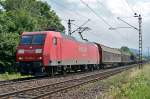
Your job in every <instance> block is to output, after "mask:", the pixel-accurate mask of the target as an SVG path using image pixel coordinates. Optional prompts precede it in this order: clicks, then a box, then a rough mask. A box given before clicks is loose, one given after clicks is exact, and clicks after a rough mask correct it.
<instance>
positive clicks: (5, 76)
mask: <svg viewBox="0 0 150 99" xmlns="http://www.w3.org/2000/svg"><path fill="white" fill-rule="evenodd" d="M26 77H31V76H30V75H29V76H21V74H20V73H12V74H9V73H7V72H6V73H4V74H0V81H3V80H12V79H18V78H26Z"/></svg>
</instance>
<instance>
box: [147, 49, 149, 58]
mask: <svg viewBox="0 0 150 99" xmlns="http://www.w3.org/2000/svg"><path fill="white" fill-rule="evenodd" d="M147 54H148V55H147V58H148V61H149V47H147Z"/></svg>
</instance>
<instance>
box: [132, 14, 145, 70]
mask: <svg viewBox="0 0 150 99" xmlns="http://www.w3.org/2000/svg"><path fill="white" fill-rule="evenodd" d="M134 17H138V23H139V29H138V30H139V68H141V67H142V65H143V62H142V56H143V55H142V52H143V48H142V17H141V15H140V14H139V15H137V14H136V13H135V16H134Z"/></svg>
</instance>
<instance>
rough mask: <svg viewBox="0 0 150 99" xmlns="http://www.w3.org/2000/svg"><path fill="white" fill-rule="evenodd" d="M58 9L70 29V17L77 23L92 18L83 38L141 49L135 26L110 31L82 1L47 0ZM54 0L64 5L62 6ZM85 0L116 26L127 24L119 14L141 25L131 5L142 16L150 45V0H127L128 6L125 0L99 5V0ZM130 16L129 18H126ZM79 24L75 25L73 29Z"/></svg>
mask: <svg viewBox="0 0 150 99" xmlns="http://www.w3.org/2000/svg"><path fill="white" fill-rule="evenodd" d="M45 1H47V2H48V3H49V4H50V5H52V8H53V9H54V10H55V11H56V13H57V14H58V15H59V17H60V18H61V19H63V21H62V22H63V24H64V25H65V27H66V30H67V20H68V19H74V20H76V21H74V22H73V23H74V24H76V25H81V24H83V23H84V22H85V21H86V20H87V19H88V18H89V19H91V21H90V22H89V23H88V24H87V25H86V26H88V27H90V28H91V29H92V31H88V32H86V33H84V37H86V38H88V39H89V40H90V41H96V42H100V43H103V44H105V45H107V46H111V47H121V46H122V45H126V46H129V47H131V48H138V32H137V31H135V30H134V29H119V30H117V31H119V32H117V31H110V30H108V28H109V26H108V25H106V24H105V23H104V22H103V21H102V20H101V19H100V18H98V17H97V16H96V15H95V14H94V13H93V12H91V11H90V10H89V9H88V8H87V7H86V6H85V5H84V4H82V3H81V1H80V0H59V1H58V0H45ZM53 1H55V2H58V3H61V4H63V6H65V7H62V6H59V5H57V4H55V3H54V2H53ZM83 1H84V2H86V3H87V4H88V5H89V6H90V7H91V8H92V9H93V10H94V11H95V12H96V13H97V14H98V15H99V16H101V17H103V18H104V19H105V20H106V21H107V22H108V23H109V24H110V25H112V26H113V27H118V26H122V27H124V26H125V27H127V25H126V24H124V23H123V22H121V21H118V20H117V19H116V17H125V18H123V19H124V20H125V21H127V22H129V23H130V24H132V25H134V26H137V27H138V20H137V19H136V18H134V17H133V15H134V13H133V12H132V10H131V9H130V8H129V6H131V7H132V8H133V9H134V11H136V12H138V13H141V14H142V16H143V25H142V26H143V27H142V29H143V33H144V34H143V38H144V40H143V41H144V46H148V45H149V42H148V41H149V37H150V34H149V23H150V17H149V15H150V1H149V0H147V1H141V0H127V1H128V3H129V6H128V5H127V3H126V2H125V0H98V1H100V2H101V3H102V5H101V4H99V3H98V2H97V0H83ZM126 17H128V18H126ZM75 28H76V27H75V26H72V30H74V29H75Z"/></svg>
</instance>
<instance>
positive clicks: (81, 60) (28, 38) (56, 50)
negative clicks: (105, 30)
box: [16, 31, 101, 74]
mask: <svg viewBox="0 0 150 99" xmlns="http://www.w3.org/2000/svg"><path fill="white" fill-rule="evenodd" d="M99 52H100V49H99V48H98V46H97V45H96V44H94V43H90V42H86V41H83V42H81V41H77V40H76V39H74V38H73V37H70V36H67V35H64V34H61V33H60V32H54V31H40V32H24V33H22V35H21V40H20V43H19V45H18V47H17V52H16V61H17V64H18V66H19V70H20V72H21V73H22V74H39V73H47V74H55V73H59V72H61V73H65V72H66V71H77V70H82V71H84V70H86V69H90V70H92V69H93V68H97V67H98V66H99V65H98V64H100V60H101V56H100V54H99Z"/></svg>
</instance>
